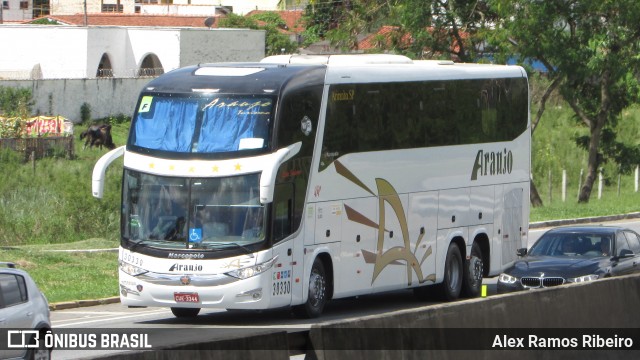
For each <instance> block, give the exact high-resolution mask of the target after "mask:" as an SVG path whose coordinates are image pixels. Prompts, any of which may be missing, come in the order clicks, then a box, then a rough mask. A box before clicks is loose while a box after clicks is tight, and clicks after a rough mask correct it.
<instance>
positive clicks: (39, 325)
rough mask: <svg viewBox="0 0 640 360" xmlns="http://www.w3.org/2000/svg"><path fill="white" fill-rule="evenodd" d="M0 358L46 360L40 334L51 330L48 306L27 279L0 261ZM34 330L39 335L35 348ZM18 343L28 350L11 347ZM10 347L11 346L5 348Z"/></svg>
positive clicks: (46, 353)
mask: <svg viewBox="0 0 640 360" xmlns="http://www.w3.org/2000/svg"><path fill="white" fill-rule="evenodd" d="M0 328H1V329H3V330H5V331H0V335H1V336H3V337H5V339H0V344H3V346H2V348H0V359H14V358H22V359H50V358H51V350H50V349H46V348H45V347H44V336H43V335H44V333H45V332H46V331H49V330H51V320H50V317H49V303H48V301H47V298H46V297H45V296H44V294H43V293H42V292H41V291H40V290H39V289H38V287H37V286H36V283H35V282H34V281H33V279H32V278H31V276H29V274H28V273H27V272H26V271H24V270H20V269H16V267H15V265H14V264H13V263H7V262H0ZM36 331H37V332H38V333H39V334H40V336H38V338H39V341H38V343H39V347H37V348H36V347H35V346H34V345H33V344H34V339H35V334H36ZM22 343H28V344H31V346H34V347H32V348H20V347H15V348H14V347H13V346H14V345H20V344H22ZM9 345H11V347H9Z"/></svg>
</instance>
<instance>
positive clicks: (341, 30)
mask: <svg viewBox="0 0 640 360" xmlns="http://www.w3.org/2000/svg"><path fill="white" fill-rule="evenodd" d="M305 20H306V24H307V29H308V30H307V34H308V33H310V32H312V34H311V35H312V36H315V37H316V38H318V37H319V38H322V39H324V38H326V39H328V40H330V41H331V43H332V45H334V46H337V47H339V48H341V49H343V50H345V51H350V50H358V37H359V36H361V35H363V34H367V33H370V32H373V31H376V30H378V29H379V28H380V27H381V26H382V25H387V26H391V27H392V29H393V31H391V32H390V33H387V34H385V35H384V36H383V37H382V38H377V39H376V40H375V42H376V46H377V49H376V51H379V50H387V51H391V52H395V53H399V54H404V55H406V56H408V57H410V58H413V59H424V58H445V59H456V60H460V61H464V62H471V61H474V60H477V58H478V55H479V53H480V52H482V51H483V38H482V36H483V29H486V28H487V27H488V25H487V24H492V23H493V22H495V14H494V13H493V12H491V11H490V9H489V7H488V6H487V3H486V1H478V0H454V1H447V0H350V1H346V0H336V1H331V2H318V1H316V2H312V3H310V4H309V5H308V6H307V8H306V11H305Z"/></svg>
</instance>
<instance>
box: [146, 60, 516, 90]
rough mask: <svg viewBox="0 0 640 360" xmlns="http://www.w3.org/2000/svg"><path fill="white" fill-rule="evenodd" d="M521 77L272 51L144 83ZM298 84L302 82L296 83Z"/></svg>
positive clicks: (172, 86) (472, 68) (158, 86)
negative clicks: (257, 58)
mask: <svg viewBox="0 0 640 360" xmlns="http://www.w3.org/2000/svg"><path fill="white" fill-rule="evenodd" d="M509 77H526V72H525V71H524V69H523V68H522V67H520V66H513V65H492V64H465V63H454V62H452V61H439V60H411V59H409V58H407V57H405V56H401V55H386V54H362V55H276V56H269V57H266V58H264V59H263V60H262V61H260V62H254V63H217V64H200V65H197V66H189V67H185V68H181V69H177V70H174V71H171V72H168V73H166V74H164V75H162V76H160V77H158V78H156V79H154V80H152V81H151V82H149V84H147V86H145V88H144V90H146V91H157V92H187V93H188V92H221V93H223V92H224V93H255V91H256V89H257V88H258V89H260V88H261V89H263V90H264V92H265V93H270V92H276V93H277V92H279V91H280V90H281V89H282V88H283V87H284V85H285V84H287V83H289V82H292V81H293V82H296V79H297V80H298V81H297V82H300V81H301V82H303V83H304V85H320V84H346V83H379V82H410V81H443V80H461V79H485V78H486V79H489V78H509ZM301 85H302V84H301Z"/></svg>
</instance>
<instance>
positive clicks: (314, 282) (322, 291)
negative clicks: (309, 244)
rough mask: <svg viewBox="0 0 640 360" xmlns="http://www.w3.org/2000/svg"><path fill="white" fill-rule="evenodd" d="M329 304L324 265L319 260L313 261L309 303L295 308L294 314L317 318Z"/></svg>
mask: <svg viewBox="0 0 640 360" xmlns="http://www.w3.org/2000/svg"><path fill="white" fill-rule="evenodd" d="M326 303H327V276H326V272H325V269H324V264H323V263H322V261H321V260H320V259H318V258H316V259H315V260H314V261H313V266H312V267H311V274H310V276H309V295H308V296H307V301H306V302H305V303H304V304H302V305H298V306H294V307H293V313H294V314H295V315H296V316H297V317H301V318H309V319H310V318H317V317H318V316H320V315H321V314H322V311H323V310H324V305H325V304H326Z"/></svg>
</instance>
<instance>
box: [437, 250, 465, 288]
mask: <svg viewBox="0 0 640 360" xmlns="http://www.w3.org/2000/svg"><path fill="white" fill-rule="evenodd" d="M462 272H463V265H462V255H460V248H458V245H456V244H455V243H453V242H452V243H451V244H449V249H448V250H447V257H446V258H445V261H444V279H443V280H442V283H440V284H439V290H440V296H441V298H442V299H443V300H447V301H452V300H456V299H458V297H460V291H461V289H462V277H463V276H462Z"/></svg>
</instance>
